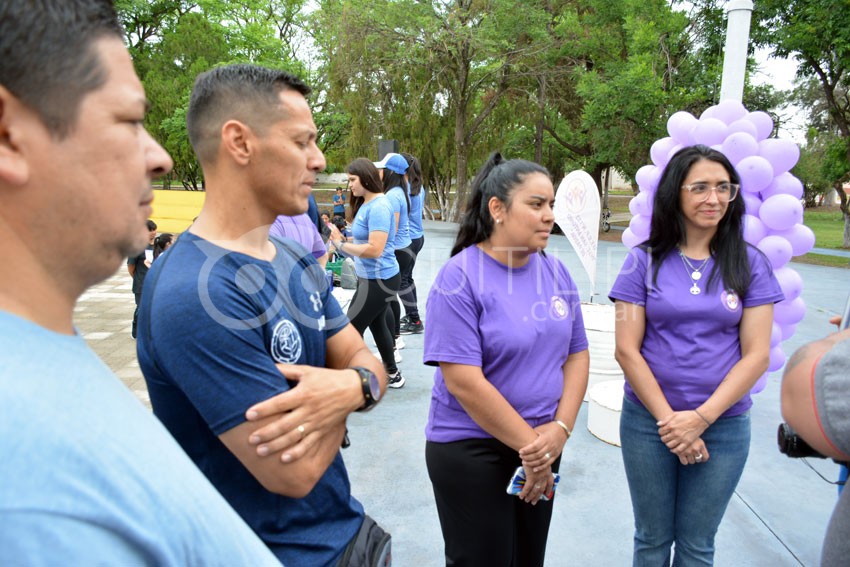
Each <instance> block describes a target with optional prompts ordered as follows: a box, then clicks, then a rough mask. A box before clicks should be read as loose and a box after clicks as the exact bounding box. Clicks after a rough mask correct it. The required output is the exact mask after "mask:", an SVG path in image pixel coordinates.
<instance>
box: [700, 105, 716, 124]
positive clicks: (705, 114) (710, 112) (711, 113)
mask: <svg viewBox="0 0 850 567" xmlns="http://www.w3.org/2000/svg"><path fill="white" fill-rule="evenodd" d="M706 118H717V105H716V104H715V105H714V106H709V107H708V108H706V109H705V110H703V111H702V114H700V115H699V119H700V120H705V119H706Z"/></svg>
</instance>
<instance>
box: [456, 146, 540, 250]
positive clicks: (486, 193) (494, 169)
mask: <svg viewBox="0 0 850 567" xmlns="http://www.w3.org/2000/svg"><path fill="white" fill-rule="evenodd" d="M532 173H542V174H543V175H545V176H546V177H550V175H549V171H548V170H547V169H546V168H545V167H543V166H542V165H539V164H536V163H534V162H531V161H526V160H524V159H511V160H505V159H504V158H503V157H502V154H500V153H499V152H493V153H492V154H490V157H488V158H487V161H486V162H485V163H484V165H483V166H481V169H479V170H478V173H477V174H476V176H475V179H473V180H472V189H471V193H470V195H469V201H467V203H466V212H465V213H464V215H463V218H462V219H461V221H460V229H459V230H458V233H457V239H456V240H455V244H454V247H452V253H451V255H452V256H454V255H455V254H457V253H458V252H461V251H462V250H464V249H465V248H468V247H469V246H473V245H475V244H478V243H479V242H484V241H485V240H487V239H488V238H490V235H491V234H492V233H493V217H492V216H490V199H492V198H493V197H496V198H497V199H499V200H500V201H501V202H503V203H504V204H505V207H506V208H507V209H510V208H511V195H512V194H513V191H514V189H515V188H516V187H517V186H518V185H521V184H522V183H523V181H525V178H526V176H528V175H529V174H532Z"/></svg>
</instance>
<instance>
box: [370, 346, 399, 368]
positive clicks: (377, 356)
mask: <svg viewBox="0 0 850 567" xmlns="http://www.w3.org/2000/svg"><path fill="white" fill-rule="evenodd" d="M393 353H395V363H396V364H398V363H399V362H401V361H402V356H401V353H400V352H398V349H395V350H394V351H393ZM372 354H374V355H375V358H377V359H378V360H381V351H379V350H377V349H376V350H373V351H372Z"/></svg>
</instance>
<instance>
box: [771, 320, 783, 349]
mask: <svg viewBox="0 0 850 567" xmlns="http://www.w3.org/2000/svg"><path fill="white" fill-rule="evenodd" d="M781 342H782V329H781V328H779V324H778V323H772V324H771V328H770V346H771V347H775V346H776V345H778V344H779V343H781Z"/></svg>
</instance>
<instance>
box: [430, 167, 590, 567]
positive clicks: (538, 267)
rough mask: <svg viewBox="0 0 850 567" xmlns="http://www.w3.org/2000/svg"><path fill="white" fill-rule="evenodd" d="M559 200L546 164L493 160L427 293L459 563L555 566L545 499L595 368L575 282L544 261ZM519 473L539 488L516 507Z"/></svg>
mask: <svg viewBox="0 0 850 567" xmlns="http://www.w3.org/2000/svg"><path fill="white" fill-rule="evenodd" d="M554 200H555V191H554V188H553V187H552V181H551V179H550V178H549V173H548V172H547V171H546V169H545V168H543V167H542V166H540V165H537V164H536V163H531V162H528V161H524V160H509V161H504V160H502V157H501V156H500V155H499V154H498V153H496V154H493V155H492V156H490V159H489V160H488V161H487V163H486V164H485V165H484V167H483V168H482V169H481V171H479V172H478V175H477V176H476V177H475V180H474V181H473V182H472V193H471V195H470V200H469V203H468V206H467V209H466V210H467V212H466V215H465V216H464V219H463V221H462V222H461V226H460V231H459V233H458V236H457V240H456V241H455V245H454V247H453V249H452V257H451V259H450V260H449V261H448V263H447V264H446V265H445V266H443V268H442V269H441V270H440V273H439V274H438V275H437V278H436V280H435V281H434V284H433V286H432V287H431V292H430V294H429V295H428V303H427V311H428V321H429V324H428V327H427V328H426V329H425V353H424V360H425V363H426V364H429V365H432V366H438V369H437V371H436V373H435V375H434V387H433V390H432V393H431V409H430V412H429V415H428V425H427V426H426V429H425V436H426V438H427V444H426V449H425V460H426V463H427V466H428V474H429V476H430V478H431V483H432V485H433V489H434V496H435V499H436V503H437V512H438V514H439V517H440V526H441V528H442V532H443V539H444V542H445V554H446V564H447V565H456V566H462V565H463V566H476V565H487V566H488V567H494V566H495V567H510V566H520V565H521V566H523V567H542V565H543V560H544V555H545V551H546V540H547V537H548V533H549V522H550V520H551V517H552V500H551V499H549V500H546V499H543V497H544V495H546V496H547V497H549V496H552V495H553V482H554V477H553V474H552V473H554V472H557V471H558V467H559V465H560V462H561V453H562V451H563V449H564V444H565V443H566V442H567V439H569V436H570V431H571V429H572V428H573V426H574V424H575V420H576V415H577V414H578V410H579V407H580V406H581V402H582V398H583V397H584V392H585V389H586V388H587V375H588V366H589V357H588V353H587V338H586V336H585V331H584V322H583V319H582V316H581V307H580V303H579V297H578V292H577V290H576V286H575V283H574V282H573V280H572V278H571V277H570V274H569V272H567V268H566V267H565V266H564V265H563V264H562V263H561V262H560V261H559V260H557V259H555V258H552V257H550V256H546V255H545V254H544V253H543V249H544V248H545V247H546V244H547V243H548V241H549V233H550V232H551V230H552V226H553V224H554V220H555V217H554V215H553V213H552V206H553V203H554ZM518 467H522V469H523V470H524V472H525V475H526V477H527V480H526V482H525V485H524V487H523V489H522V491H521V492H520V493H519V495H518V497H517V496H514V495H510V494H507V492H506V487H507V485H508V481H509V480H510V479H511V477H512V475H513V474H514V472H515V471H516V469H517V468H518Z"/></svg>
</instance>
